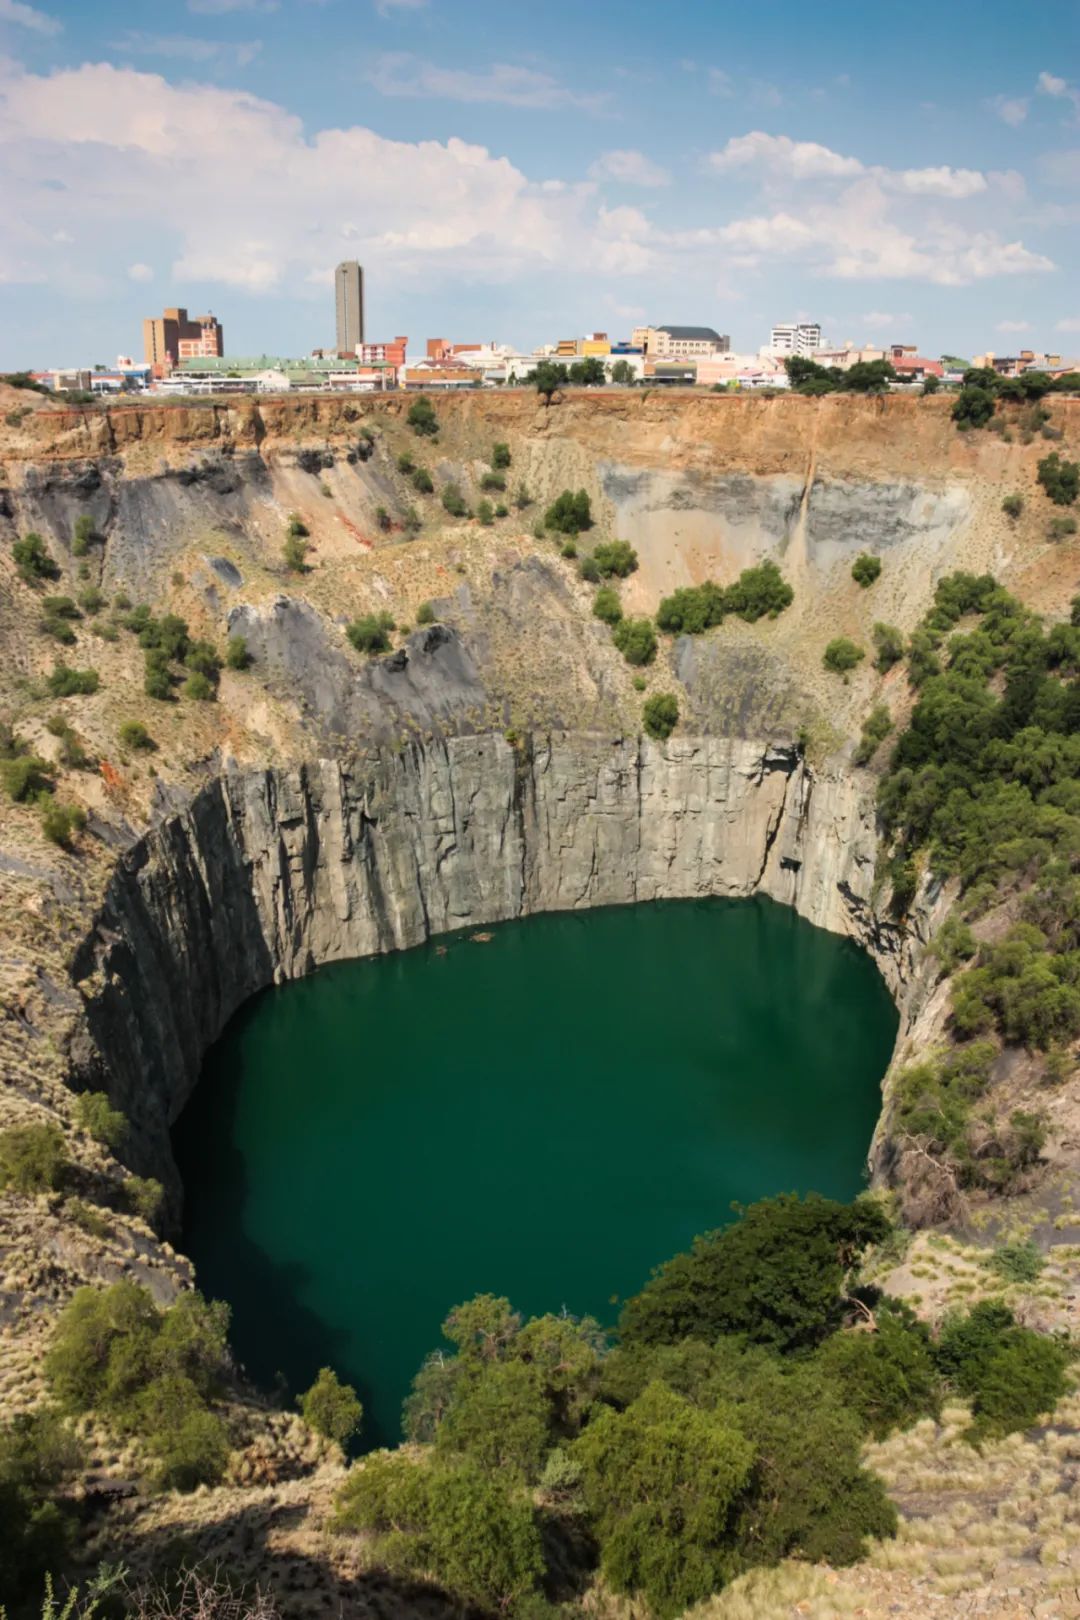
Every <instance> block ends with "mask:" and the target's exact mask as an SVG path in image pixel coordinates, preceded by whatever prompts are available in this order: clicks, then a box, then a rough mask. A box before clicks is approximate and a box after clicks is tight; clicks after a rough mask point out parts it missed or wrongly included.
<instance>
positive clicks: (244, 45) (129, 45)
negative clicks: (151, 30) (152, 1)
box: [113, 28, 262, 67]
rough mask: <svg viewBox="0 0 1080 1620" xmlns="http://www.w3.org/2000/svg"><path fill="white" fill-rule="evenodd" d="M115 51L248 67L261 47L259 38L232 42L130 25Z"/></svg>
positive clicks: (125, 53)
mask: <svg viewBox="0 0 1080 1620" xmlns="http://www.w3.org/2000/svg"><path fill="white" fill-rule="evenodd" d="M113 50H115V51H119V52H120V53H121V55H122V56H160V57H162V58H171V59H173V60H175V61H180V62H214V61H232V62H234V63H235V64H236V66H237V67H247V66H248V64H249V63H251V62H253V61H254V60H255V58H256V56H258V54H259V52H260V51H261V50H262V41H261V40H258V39H249V40H241V41H238V42H235V43H230V42H229V41H227V40H218V39H196V38H194V37H193V36H192V35H190V34H145V33H143V31H142V29H140V28H129V29H128V31H127V33H126V34H122V35H121V36H120V38H119V39H117V40H114V41H113Z"/></svg>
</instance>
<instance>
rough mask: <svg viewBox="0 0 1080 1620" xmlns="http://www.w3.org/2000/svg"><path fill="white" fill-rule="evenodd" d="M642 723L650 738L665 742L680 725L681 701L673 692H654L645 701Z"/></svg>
mask: <svg viewBox="0 0 1080 1620" xmlns="http://www.w3.org/2000/svg"><path fill="white" fill-rule="evenodd" d="M641 723H642V725H643V726H644V728H645V730H646V732H647V733H648V735H649V736H650V737H655V738H657V740H658V741H660V742H664V741H666V739H667V738H668V737H670V736H671V733H672V732H673V731H674V730H675V727H676V726H677V725H678V723H679V700H678V698H677V697H675V695H674V693H672V692H654V693H653V694H652V696H651V697H648V698H646V699H645V703H644V706H643V707H642V711H641Z"/></svg>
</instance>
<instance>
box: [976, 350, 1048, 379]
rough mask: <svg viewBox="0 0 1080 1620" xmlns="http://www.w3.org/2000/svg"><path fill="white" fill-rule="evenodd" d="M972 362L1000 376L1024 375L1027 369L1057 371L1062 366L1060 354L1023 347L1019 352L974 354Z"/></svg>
mask: <svg viewBox="0 0 1080 1620" xmlns="http://www.w3.org/2000/svg"><path fill="white" fill-rule="evenodd" d="M971 364H972V365H973V366H976V367H978V368H979V369H980V370H983V369H985V370H988V371H996V372H997V374H998V376H999V377H1022V376H1023V374H1024V372H1025V371H1055V370H1057V369H1059V368H1060V366H1061V356H1060V354H1044V353H1040V352H1039V351H1038V350H1036V349H1021V350H1020V353H1019V354H995V353H994V352H993V350H992V349H989V350H987V352H986V354H977V355H975V356H973V358H972V361H971Z"/></svg>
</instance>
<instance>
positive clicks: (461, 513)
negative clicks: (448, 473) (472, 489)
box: [442, 484, 469, 518]
mask: <svg viewBox="0 0 1080 1620" xmlns="http://www.w3.org/2000/svg"><path fill="white" fill-rule="evenodd" d="M442 504H443V509H444V510H445V511H447V512H449V514H450V516H451V517H457V518H460V517H465V516H466V515H467V513H468V510H469V508H468V507H467V505H466V504H465V497H464V495H463V494H462V493H461V490H460V489H459V488H458V486H457V484H444V485H443V491H442Z"/></svg>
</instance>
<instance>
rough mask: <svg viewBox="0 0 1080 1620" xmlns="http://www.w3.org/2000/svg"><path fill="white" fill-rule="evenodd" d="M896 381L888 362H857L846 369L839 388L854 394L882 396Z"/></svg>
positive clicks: (893, 371) (894, 372)
mask: <svg viewBox="0 0 1080 1620" xmlns="http://www.w3.org/2000/svg"><path fill="white" fill-rule="evenodd" d="M896 380H897V376H896V371H895V369H894V367H893V366H892V365H891V364H890V362H889V361H888V360H857V361H856V362H855V364H854V365H853V366H849V367H848V368H847V370H846V372H845V373H844V376H843V381H842V383H841V385H840V386H841V387H842V388H845V389H849V390H850V391H851V392H852V393H854V394H884V393H886V392H887V391H888V387H889V384H890V383H894V382H896Z"/></svg>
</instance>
